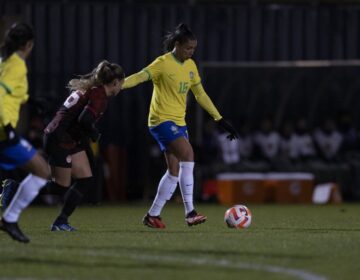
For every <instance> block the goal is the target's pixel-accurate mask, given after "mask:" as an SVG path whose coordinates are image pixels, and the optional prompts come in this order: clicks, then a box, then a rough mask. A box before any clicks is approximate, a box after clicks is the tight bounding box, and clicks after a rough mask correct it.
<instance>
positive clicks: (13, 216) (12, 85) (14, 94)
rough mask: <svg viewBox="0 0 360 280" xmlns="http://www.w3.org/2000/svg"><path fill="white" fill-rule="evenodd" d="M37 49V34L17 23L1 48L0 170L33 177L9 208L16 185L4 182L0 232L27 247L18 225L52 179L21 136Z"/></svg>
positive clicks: (20, 190) (21, 184)
mask: <svg viewBox="0 0 360 280" xmlns="http://www.w3.org/2000/svg"><path fill="white" fill-rule="evenodd" d="M33 46H34V31H33V29H32V27H31V26H29V25H28V24H26V23H15V24H14V25H13V26H11V27H10V29H8V30H7V31H6V34H5V38H4V42H3V44H2V45H1V47H0V55H1V64H0V168H2V169H4V170H13V169H15V168H17V167H21V168H23V169H25V170H26V171H27V172H29V173H30V174H29V175H28V176H27V177H26V178H25V179H24V180H23V181H22V182H21V183H20V186H19V188H18V191H17V194H16V201H13V202H12V203H11V204H10V205H8V203H7V202H5V200H6V199H7V198H9V197H10V196H13V195H14V193H15V190H14V189H13V188H12V181H11V180H5V181H4V182H3V186H4V190H3V193H2V196H1V202H2V208H3V209H5V208H6V207H7V208H6V210H5V211H4V212H3V215H2V218H1V220H0V229H1V230H3V231H5V232H6V233H8V234H9V235H10V236H11V237H12V238H13V239H15V240H17V241H20V242H24V243H27V242H29V239H28V238H27V237H26V236H25V235H24V234H23V233H22V231H21V230H20V229H19V227H18V224H17V221H18V218H19V215H20V212H21V210H22V209H23V208H24V207H26V205H28V204H29V203H30V202H31V201H32V199H33V197H35V196H36V195H37V194H38V192H39V191H40V189H41V188H42V187H43V186H44V185H45V184H46V182H47V179H48V178H49V175H50V173H49V168H48V165H47V163H46V161H45V160H44V159H43V158H42V157H41V156H40V154H39V153H38V152H37V151H36V149H35V148H34V147H33V146H32V145H31V144H30V143H29V142H27V141H26V140H25V139H23V138H22V137H20V136H19V135H17V133H16V131H15V128H16V126H17V123H18V120H19V115H20V107H21V105H22V104H24V103H25V102H27V100H28V98H29V95H28V81H27V67H26V63H25V60H26V59H27V58H28V57H29V55H30V53H31V51H32V49H33Z"/></svg>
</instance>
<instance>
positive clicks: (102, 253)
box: [0, 204, 360, 280]
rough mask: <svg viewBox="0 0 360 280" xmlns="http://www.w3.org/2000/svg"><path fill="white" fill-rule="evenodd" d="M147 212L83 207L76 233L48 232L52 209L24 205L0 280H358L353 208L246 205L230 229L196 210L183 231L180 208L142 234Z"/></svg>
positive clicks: (138, 207) (357, 208) (219, 212)
mask: <svg viewBox="0 0 360 280" xmlns="http://www.w3.org/2000/svg"><path fill="white" fill-rule="evenodd" d="M148 206H149V205H144V204H134V205H130V204H127V205H122V206H97V207H81V208H80V209H79V210H78V211H77V212H76V213H75V214H74V217H73V218H72V220H71V222H72V225H73V226H75V227H77V228H78V231H77V232H50V231H49V227H50V223H51V221H52V219H53V217H55V215H56V213H57V211H58V209H56V208H46V207H44V208H42V207H34V206H33V207H31V208H29V209H28V210H27V211H26V212H25V213H24V215H23V216H22V219H21V223H20V224H21V226H22V228H23V230H24V231H25V232H26V233H27V234H28V235H29V237H30V238H31V243H29V244H27V245H24V244H20V243H17V242H15V241H13V240H11V239H10V238H9V237H8V236H7V235H5V233H3V232H0V252H1V254H0V279H146V280H148V279H182V280H184V279H199V280H200V279H206V280H211V279H246V280H248V279H266V280H270V279H305V280H317V279H319V280H320V279H342V280H345V279H349V280H353V279H359V277H360V276H359V275H360V204H346V205H340V206H312V205H301V206H298V205H297V206H295V205H286V206H279V205H248V206H249V208H250V209H251V210H252V213H253V223H252V225H251V226H250V228H248V229H246V230H235V229H228V228H227V227H226V226H225V225H224V223H223V213H224V211H225V210H226V207H224V206H219V205H198V210H199V211H200V212H202V213H205V214H207V215H208V222H206V223H205V224H202V225H199V226H196V227H192V228H189V227H187V225H185V223H184V217H183V207H182V205H178V204H170V205H168V206H167V207H166V209H165V211H164V212H163V219H164V221H165V222H166V224H167V228H166V229H165V230H154V229H150V228H146V227H144V226H143V225H142V224H141V218H142V216H143V214H144V213H145V212H146V209H147V207H148Z"/></svg>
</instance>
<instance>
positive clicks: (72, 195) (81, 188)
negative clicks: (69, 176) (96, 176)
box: [54, 177, 92, 224]
mask: <svg viewBox="0 0 360 280" xmlns="http://www.w3.org/2000/svg"><path fill="white" fill-rule="evenodd" d="M91 180H92V177H88V178H82V179H78V180H76V182H75V183H74V184H73V185H72V186H71V187H70V189H69V190H68V191H67V193H66V194H65V201H64V205H63V208H62V210H61V213H60V215H59V216H58V217H57V218H56V220H55V222H54V223H55V224H64V223H67V222H68V218H69V217H70V216H71V214H72V213H73V212H74V211H75V209H76V207H78V206H79V204H80V203H81V201H82V199H83V197H84V195H85V194H86V192H87V190H88V188H89V187H90V186H89V183H91Z"/></svg>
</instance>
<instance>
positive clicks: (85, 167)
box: [71, 151, 92, 179]
mask: <svg viewBox="0 0 360 280" xmlns="http://www.w3.org/2000/svg"><path fill="white" fill-rule="evenodd" d="M71 160H72V176H73V178H75V179H79V178H88V177H91V176H92V171H91V167H90V163H89V159H88V157H87V155H86V152H85V151H80V152H78V153H75V154H72V155H71Z"/></svg>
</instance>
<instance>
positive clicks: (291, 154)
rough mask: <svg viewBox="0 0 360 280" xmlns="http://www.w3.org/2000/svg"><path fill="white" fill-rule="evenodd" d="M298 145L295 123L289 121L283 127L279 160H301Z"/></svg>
mask: <svg viewBox="0 0 360 280" xmlns="http://www.w3.org/2000/svg"><path fill="white" fill-rule="evenodd" d="M296 144H297V143H296V136H295V133H294V126H293V123H292V122H291V121H290V120H287V121H285V122H284V123H283V125H282V126H281V131H280V148H279V150H280V151H279V159H280V160H282V161H285V162H288V161H293V162H294V161H296V160H297V159H298V158H299V151H298V147H297V146H296Z"/></svg>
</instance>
